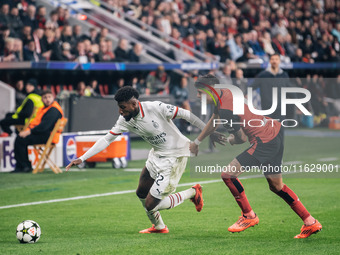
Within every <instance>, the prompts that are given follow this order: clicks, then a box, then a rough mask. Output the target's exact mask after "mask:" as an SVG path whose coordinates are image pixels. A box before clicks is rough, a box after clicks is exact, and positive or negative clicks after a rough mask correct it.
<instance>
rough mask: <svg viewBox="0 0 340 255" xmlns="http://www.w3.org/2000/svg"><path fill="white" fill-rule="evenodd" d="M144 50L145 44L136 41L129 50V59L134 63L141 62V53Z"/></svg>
mask: <svg viewBox="0 0 340 255" xmlns="http://www.w3.org/2000/svg"><path fill="white" fill-rule="evenodd" d="M142 52H143V45H142V44H140V43H136V44H135V45H134V46H133V48H132V49H130V51H129V61H130V62H134V63H139V62H140V55H141V54H142Z"/></svg>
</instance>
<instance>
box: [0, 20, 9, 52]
mask: <svg viewBox="0 0 340 255" xmlns="http://www.w3.org/2000/svg"><path fill="white" fill-rule="evenodd" d="M10 33H11V32H10V29H9V27H7V26H3V27H0V56H2V55H4V50H5V41H6V39H7V38H9V35H10Z"/></svg>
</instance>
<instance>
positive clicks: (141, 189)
mask: <svg viewBox="0 0 340 255" xmlns="http://www.w3.org/2000/svg"><path fill="white" fill-rule="evenodd" d="M154 182H155V180H154V179H152V178H151V176H150V174H149V171H148V170H147V168H146V167H144V168H143V170H142V172H141V174H140V177H139V184H138V188H137V190H136V194H137V196H138V197H139V200H140V201H141V203H142V205H143V207H144V208H145V211H146V214H147V216H148V218H149V220H150V221H151V223H152V224H153V225H154V226H155V228H156V229H158V230H161V229H164V228H165V224H164V222H163V219H162V216H161V214H160V213H159V212H158V211H150V210H148V209H147V207H146V206H148V208H149V206H151V205H153V204H156V205H157V204H158V203H159V202H160V200H159V199H157V200H159V201H155V200H151V201H150V199H148V200H147V196H148V194H149V191H150V189H151V187H152V185H153V183H154Z"/></svg>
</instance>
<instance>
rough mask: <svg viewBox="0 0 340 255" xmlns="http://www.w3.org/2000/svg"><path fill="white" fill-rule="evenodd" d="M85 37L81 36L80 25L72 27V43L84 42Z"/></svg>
mask: <svg viewBox="0 0 340 255" xmlns="http://www.w3.org/2000/svg"><path fill="white" fill-rule="evenodd" d="M85 38H86V37H85V36H83V34H82V28H81V26H80V25H74V26H73V41H74V42H78V41H80V40H84V39H85Z"/></svg>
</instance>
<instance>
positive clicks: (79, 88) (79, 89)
mask: <svg viewBox="0 0 340 255" xmlns="http://www.w3.org/2000/svg"><path fill="white" fill-rule="evenodd" d="M85 89H86V84H85V82H83V81H80V82H78V84H77V90H76V95H77V96H79V97H82V96H85Z"/></svg>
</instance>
